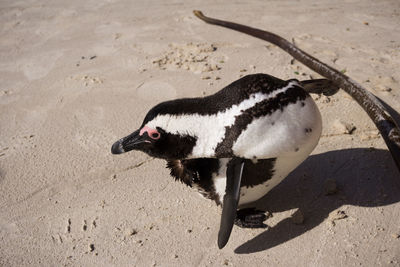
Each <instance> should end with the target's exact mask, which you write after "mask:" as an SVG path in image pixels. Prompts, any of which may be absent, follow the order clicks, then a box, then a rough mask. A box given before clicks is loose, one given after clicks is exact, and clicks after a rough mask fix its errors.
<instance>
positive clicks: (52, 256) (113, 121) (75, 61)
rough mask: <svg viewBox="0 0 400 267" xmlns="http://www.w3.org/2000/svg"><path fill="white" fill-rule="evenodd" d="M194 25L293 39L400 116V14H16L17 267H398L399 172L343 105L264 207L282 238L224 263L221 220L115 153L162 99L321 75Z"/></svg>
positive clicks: (245, 9) (13, 152)
mask: <svg viewBox="0 0 400 267" xmlns="http://www.w3.org/2000/svg"><path fill="white" fill-rule="evenodd" d="M193 9H199V10H202V11H203V12H204V13H205V14H206V15H210V16H213V17H217V18H221V19H228V20H234V21H236V22H240V23H243V24H247V25H251V26H254V27H258V28H261V29H266V30H270V31H273V32H276V33H278V34H280V35H282V36H283V37H285V38H288V39H289V40H293V41H294V42H295V43H296V44H297V45H298V46H299V47H301V48H303V49H304V50H306V51H307V52H309V53H311V54H312V55H314V56H315V57H317V58H319V59H321V60H323V61H324V62H326V63H328V64H329V65H331V66H333V67H335V68H337V69H338V70H341V71H343V72H345V73H346V74H347V75H349V76H350V77H352V78H353V79H354V80H356V81H358V82H360V83H361V84H363V85H364V86H365V87H366V88H368V89H369V90H370V91H371V92H373V93H374V94H376V95H377V96H379V97H380V98H382V99H383V100H384V101H386V102H387V103H388V104H389V105H391V106H392V107H393V108H394V109H395V110H397V111H399V110H400V86H399V81H400V72H399V69H400V31H399V30H398V27H399V25H400V3H399V1H398V0H384V1H361V0H349V1H328V0H324V1H318V2H316V1H311V0H304V1H247V3H244V2H237V1H235V2H232V1H209V0H203V1H192V2H189V1H117V0H115V1H114V0H108V1H105V0H102V1H99V0H96V1H95V0H91V1H35V0H32V1H11V0H3V1H1V3H0V33H1V34H0V36H1V38H0V58H1V60H0V265H1V266H28V265H29V266H64V265H65V266H221V265H222V266H224V265H227V266H356V265H357V266H358V265H361V266H391V265H393V266H399V265H400V224H399V218H400V203H399V201H400V181H399V172H398V171H397V169H396V168H395V165H394V163H393V161H392V159H391V156H390V154H389V152H388V150H387V148H386V146H385V144H384V142H383V140H382V138H381V137H380V135H379V132H378V131H377V130H376V128H375V126H374V125H373V123H372V122H371V121H370V119H369V118H368V116H367V115H366V114H365V112H364V111H363V110H362V109H361V108H360V107H359V106H358V105H357V104H356V102H355V101H353V100H352V99H351V97H349V96H348V95H347V94H345V93H344V92H342V91H341V92H339V93H338V94H336V95H334V96H332V97H324V96H322V97H320V96H314V99H315V100H316V102H317V104H318V107H319V108H320V110H321V113H322V117H323V122H324V128H323V135H322V137H321V140H320V142H319V145H318V147H317V148H316V149H315V151H314V152H313V154H312V155H311V156H310V157H309V158H308V159H307V160H306V161H305V162H304V163H303V164H302V165H301V166H300V167H299V168H298V169H296V170H295V171H294V172H293V173H292V174H291V175H290V176H289V177H288V178H287V179H286V180H285V181H284V182H283V183H282V184H280V185H279V186H278V187H277V188H275V189H274V190H273V191H271V192H270V193H269V194H268V195H267V196H266V197H264V198H263V199H262V200H261V201H259V203H258V206H259V207H260V208H263V209H265V210H268V211H269V212H271V213H272V217H271V218H269V219H268V220H267V221H266V223H267V224H268V225H269V227H270V228H269V229H258V230H251V229H240V228H237V227H235V228H234V229H233V232H232V235H231V238H230V241H229V243H228V245H227V246H226V247H225V248H224V249H222V250H219V249H218V248H217V244H216V238H217V231H218V226H219V216H220V212H221V211H220V208H219V207H216V206H215V205H214V203H212V202H211V201H209V200H205V199H203V198H201V197H200V196H199V195H198V194H197V193H196V192H194V191H193V190H191V189H190V188H187V187H185V186H184V185H182V184H180V183H177V182H175V181H174V180H173V179H172V178H171V177H169V173H168V170H167V169H165V162H164V161H162V160H158V159H152V158H150V157H148V156H147V155H145V154H143V153H139V152H131V153H128V154H122V155H111V153H110V148H111V145H112V143H113V142H114V141H116V140H117V139H118V138H120V137H123V136H125V135H127V134H129V133H130V132H132V131H133V130H135V129H136V128H137V127H138V126H140V124H141V122H142V120H143V118H144V116H145V114H146V112H147V111H148V110H149V109H150V108H151V107H152V106H154V105H155V104H157V103H159V102H161V101H164V100H170V99H174V98H178V97H190V96H203V95H209V94H212V93H214V92H216V91H218V90H219V89H221V88H222V87H224V86H226V85H228V84H229V83H231V82H232V81H234V80H236V79H238V78H239V77H241V76H243V75H247V74H251V73H259V72H262V73H268V74H271V75H274V76H276V77H279V78H282V79H289V78H297V79H300V80H301V79H309V78H310V77H311V78H317V77H319V76H318V75H316V74H315V73H314V72H312V71H310V70H309V69H307V68H306V67H304V66H302V65H301V64H299V63H298V62H293V61H292V60H291V57H290V56H288V55H287V54H285V53H284V52H282V51H281V50H279V49H278V48H277V47H275V46H273V45H269V44H267V43H265V42H263V41H260V40H257V39H254V38H251V37H248V36H245V35H242V34H239V33H235V32H233V31H230V30H227V29H222V28H218V27H215V26H210V25H206V24H205V23H203V22H202V21H200V20H198V19H197V18H195V17H194V16H193V15H192V13H191V12H192V10H193ZM332 186H333V187H335V188H333V189H332ZM327 188H328V189H327Z"/></svg>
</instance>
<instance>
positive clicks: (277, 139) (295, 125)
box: [213, 97, 322, 205]
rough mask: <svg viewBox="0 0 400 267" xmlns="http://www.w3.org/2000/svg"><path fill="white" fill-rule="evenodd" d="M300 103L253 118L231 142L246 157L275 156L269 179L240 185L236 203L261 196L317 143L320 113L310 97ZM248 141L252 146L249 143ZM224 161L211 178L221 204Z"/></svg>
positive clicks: (305, 156) (306, 155)
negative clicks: (272, 170)
mask: <svg viewBox="0 0 400 267" xmlns="http://www.w3.org/2000/svg"><path fill="white" fill-rule="evenodd" d="M304 103H305V105H304V106H302V105H301V103H300V102H298V103H295V104H291V105H288V106H287V107H286V108H285V109H284V111H283V112H281V111H277V112H274V113H273V114H272V115H271V116H266V117H261V118H259V119H257V120H254V121H253V122H252V123H251V124H250V125H249V126H248V127H247V129H246V130H245V131H244V132H243V133H242V134H241V135H240V136H239V138H238V139H237V141H236V142H235V144H234V146H233V150H234V153H235V155H238V156H242V157H244V158H248V159H251V158H254V157H256V158H259V159H260V158H261V159H266V158H276V162H275V167H274V170H275V172H274V174H273V176H272V177H271V179H269V180H267V181H265V182H264V183H262V184H259V185H256V186H253V187H241V190H240V200H239V205H243V204H247V203H251V202H254V201H256V200H258V199H260V198H262V197H263V196H264V195H265V194H267V193H268V192H269V191H270V190H271V189H272V188H274V187H275V186H276V185H278V184H279V183H280V182H281V181H282V180H283V179H284V178H285V177H286V176H287V175H288V174H289V173H290V172H291V171H293V170H294V169H295V168H296V167H297V166H298V165H300V163H302V162H303V161H304V160H305V159H306V158H307V157H308V155H309V154H310V153H311V152H312V151H313V149H314V148H315V146H316V145H317V144H318V140H319V138H320V136H321V131H322V121H321V115H320V113H319V110H318V108H317V106H316V105H315V103H314V101H313V100H312V98H311V97H308V98H307V99H306V100H305V101H304ZM309 129H311V131H310V130H309ZM249 142H252V143H253V144H254V145H249ZM228 161H229V159H221V167H220V170H219V172H218V174H216V175H215V177H213V181H214V185H215V190H216V192H217V193H218V195H219V197H220V201H221V203H222V202H223V196H224V194H225V187H226V164H227V162H228ZM243 178H244V179H245V177H243Z"/></svg>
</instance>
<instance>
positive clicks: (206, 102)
mask: <svg viewBox="0 0 400 267" xmlns="http://www.w3.org/2000/svg"><path fill="white" fill-rule="evenodd" d="M303 85H304V86H305V87H306V88H307V89H308V90H309V91H315V90H318V89H321V86H325V87H326V88H331V89H332V88H333V91H335V89H336V90H337V88H335V87H334V86H332V85H331V84H330V83H329V81H327V80H315V81H312V80H311V81H305V82H303V83H301V82H299V81H297V80H288V81H283V80H280V79H278V78H275V77H272V76H270V75H267V74H254V75H248V76H245V77H243V78H241V79H239V80H237V81H235V82H233V83H232V84H230V85H228V86H227V87H225V88H223V89H222V90H220V91H219V92H217V93H215V94H214V95H210V96H207V97H200V98H185V99H176V100H172V101H167V102H163V103H160V104H158V105H156V106H155V107H153V108H152V109H151V110H150V111H149V112H148V113H147V115H146V117H145V119H144V121H143V123H142V125H141V126H140V127H139V129H138V130H136V131H135V132H133V133H132V134H130V135H129V136H127V137H124V138H122V139H120V140H119V141H117V142H116V143H114V145H113V146H112V153H114V154H120V153H124V152H128V151H130V150H140V151H143V152H145V153H147V154H149V155H150V156H153V157H157V158H162V159H166V160H167V166H168V167H169V168H170V169H171V175H172V176H173V177H175V179H177V180H180V181H182V182H184V183H185V184H187V185H189V186H192V187H195V188H197V189H198V190H199V192H200V193H201V194H202V195H204V196H206V197H207V198H210V199H212V200H214V201H215V202H216V203H217V204H223V202H224V196H225V193H226V188H227V178H228V180H229V179H230V178H229V170H228V169H229V166H231V165H232V168H234V167H235V166H238V165H241V166H242V170H239V172H242V173H241V177H239V178H240V179H241V182H240V196H237V198H238V200H239V202H238V203H237V204H238V205H239V207H240V206H243V205H244V204H248V203H252V202H254V201H256V200H258V199H260V198H261V197H263V196H264V195H265V194H266V193H268V191H270V190H271V189H272V188H273V187H274V186H276V185H277V184H279V183H280V182H281V181H282V180H283V179H284V178H285V177H286V176H287V175H288V174H289V173H290V172H291V171H292V170H293V169H294V168H296V167H297V166H298V165H299V164H300V163H301V162H302V161H304V160H305V159H306V158H307V157H308V155H309V154H310V153H311V151H312V150H313V149H314V147H315V146H316V145H317V143H318V140H319V137H320V135H321V129H322V123H321V115H320V113H319V110H318V108H317V106H316V104H315V103H314V101H313V99H312V98H311V97H310V95H309V94H308V93H307V92H306V91H305V89H304V88H303ZM236 175H240V174H236ZM232 176H235V174H232ZM231 209H234V211H232V212H235V213H236V208H235V207H232V208H231ZM232 216H233V215H232ZM233 219H236V221H235V222H236V224H237V225H239V226H242V227H263V226H264V224H263V221H264V220H265V215H264V214H263V212H260V211H257V210H254V209H244V210H239V211H238V216H237V217H236V216H235V218H233ZM230 220H231V221H233V220H232V219H230ZM221 223H222V222H221ZM221 227H223V226H222V225H221ZM228 228H229V227H228ZM229 231H230V230H229ZM228 237H229V234H228ZM226 241H227V240H226ZM221 242H222V241H221ZM222 243H223V242H222ZM221 246H223V245H221Z"/></svg>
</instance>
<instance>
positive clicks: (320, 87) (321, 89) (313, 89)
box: [300, 79, 339, 96]
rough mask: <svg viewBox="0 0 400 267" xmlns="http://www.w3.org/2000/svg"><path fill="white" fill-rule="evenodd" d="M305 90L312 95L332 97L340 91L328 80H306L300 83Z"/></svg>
mask: <svg viewBox="0 0 400 267" xmlns="http://www.w3.org/2000/svg"><path fill="white" fill-rule="evenodd" d="M300 83H301V85H303V88H304V90H306V91H307V92H308V93H310V94H323V95H326V96H331V95H334V94H336V93H337V92H338V91H339V87H337V86H336V85H335V84H333V82H332V81H330V80H327V79H315V80H305V81H301V82H300Z"/></svg>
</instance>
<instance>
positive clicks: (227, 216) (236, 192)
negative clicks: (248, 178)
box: [218, 158, 244, 249]
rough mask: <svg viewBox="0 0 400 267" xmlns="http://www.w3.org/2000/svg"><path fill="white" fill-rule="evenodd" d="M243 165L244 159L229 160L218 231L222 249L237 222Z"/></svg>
mask: <svg viewBox="0 0 400 267" xmlns="http://www.w3.org/2000/svg"><path fill="white" fill-rule="evenodd" d="M243 167H244V160H243V159H240V158H233V159H231V161H229V163H228V166H227V169H226V189H225V196H224V203H223V204H222V214H221V224H220V227H219V232H218V247H219V248H220V249H222V248H223V247H225V245H226V243H228V240H229V236H230V235H231V232H232V227H233V224H234V222H235V218H236V211H237V207H238V203H239V197H240V182H241V180H242V173H243Z"/></svg>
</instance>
